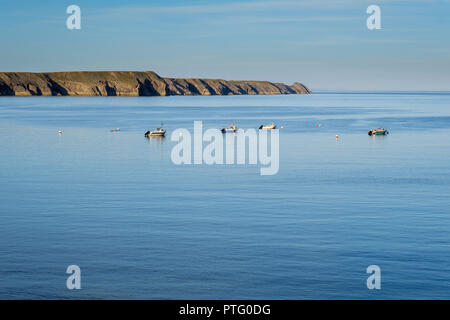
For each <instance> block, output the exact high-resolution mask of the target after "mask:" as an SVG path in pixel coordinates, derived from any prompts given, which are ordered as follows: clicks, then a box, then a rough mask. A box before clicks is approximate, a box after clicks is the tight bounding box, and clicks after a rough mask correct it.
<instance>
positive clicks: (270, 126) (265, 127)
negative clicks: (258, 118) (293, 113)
mask: <svg viewBox="0 0 450 320" xmlns="http://www.w3.org/2000/svg"><path fill="white" fill-rule="evenodd" d="M276 128H277V125H276V124H275V123H270V124H263V125H262V126H260V127H259V130H273V129H276Z"/></svg>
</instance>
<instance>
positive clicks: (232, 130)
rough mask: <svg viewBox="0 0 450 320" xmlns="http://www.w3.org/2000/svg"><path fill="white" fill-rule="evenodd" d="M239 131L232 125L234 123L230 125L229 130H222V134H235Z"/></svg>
mask: <svg viewBox="0 0 450 320" xmlns="http://www.w3.org/2000/svg"><path fill="white" fill-rule="evenodd" d="M238 130H239V129H238V128H237V127H236V126H235V125H234V123H232V124H231V126H230V127H229V128H223V129H222V130H220V131H222V133H228V132H237V131H238Z"/></svg>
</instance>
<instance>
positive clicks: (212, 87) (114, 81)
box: [0, 71, 311, 96]
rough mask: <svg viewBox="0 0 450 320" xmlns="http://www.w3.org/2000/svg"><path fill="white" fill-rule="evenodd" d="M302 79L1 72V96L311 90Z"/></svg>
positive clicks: (251, 92)
mask: <svg viewBox="0 0 450 320" xmlns="http://www.w3.org/2000/svg"><path fill="white" fill-rule="evenodd" d="M308 93H311V92H310V91H309V90H308V88H306V87H305V86H304V85H302V84H301V83H298V82H296V83H294V84H293V85H291V86H288V85H285V84H283V83H272V82H268V81H226V80H221V79H196V78H190V79H178V78H162V77H160V76H159V75H157V74H156V73H154V72H152V71H145V72H137V71H92V72H91V71H81V72H50V73H31V72H0V96H34V95H36V96H171V95H242V94H253V95H257V94H263V95H264V94H308Z"/></svg>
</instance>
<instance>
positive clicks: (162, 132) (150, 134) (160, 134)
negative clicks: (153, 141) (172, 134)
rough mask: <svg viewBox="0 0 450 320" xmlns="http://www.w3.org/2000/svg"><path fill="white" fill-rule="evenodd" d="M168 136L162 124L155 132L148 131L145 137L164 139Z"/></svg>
mask: <svg viewBox="0 0 450 320" xmlns="http://www.w3.org/2000/svg"><path fill="white" fill-rule="evenodd" d="M165 134H166V130H164V129H163V128H162V123H161V127H159V128H156V129H155V130H152V131H147V132H146V133H145V136H146V137H147V138H148V137H164V136H165Z"/></svg>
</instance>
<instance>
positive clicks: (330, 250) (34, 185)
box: [0, 92, 450, 299]
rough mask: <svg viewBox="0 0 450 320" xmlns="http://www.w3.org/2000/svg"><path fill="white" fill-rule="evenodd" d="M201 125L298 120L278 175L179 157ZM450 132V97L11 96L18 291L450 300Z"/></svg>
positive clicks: (4, 246) (7, 105) (0, 186)
mask: <svg viewBox="0 0 450 320" xmlns="http://www.w3.org/2000/svg"><path fill="white" fill-rule="evenodd" d="M194 120H202V121H203V124H204V126H205V129H206V128H222V127H224V126H227V125H229V124H230V123H231V122H235V123H236V124H237V125H238V126H239V127H240V128H244V129H245V128H257V127H259V125H261V124H263V123H270V122H275V123H277V124H278V125H279V126H283V129H281V130H280V169H279V172H278V174H276V175H273V176H261V175H260V174H259V166H258V165H228V166H225V165H222V166H221V165H215V166H208V165H195V166H194V165H192V166H187V165H184V166H183V165H182V166H176V165H174V164H173V163H172V161H171V160H170V152H171V149H172V147H173V146H174V144H175V143H174V142H172V141H170V133H171V131H173V130H175V129H177V128H186V129H188V130H192V128H193V121H194ZM161 122H163V123H164V127H165V128H166V129H167V131H168V134H169V136H168V137H166V138H165V139H162V140H161V139H151V140H148V139H146V138H145V137H144V132H145V131H147V130H149V129H153V128H155V127H157V126H159V125H160V123H161ZM319 125H320V126H319ZM379 126H383V127H385V128H386V129H388V130H389V131H390V134H389V135H388V136H379V137H369V136H368V135H367V131H368V130H369V129H370V128H376V127H379ZM115 128H120V129H121V130H120V132H116V133H114V132H111V131H110V130H112V129H115ZM58 130H62V131H63V133H62V134H61V135H59V134H58ZM336 135H339V139H337V140H336ZM449 137H450V94H449V93H434V94H431V93H420V92H418V93H377V94H370V93H367V94H363V93H358V94H355V93H353V94H352V93H346V94H334V93H328V94H325V93H322V94H313V95H290V96H234V97H142V98H117V97H114V98H100V97H86V98H82V97H80V98H78V97H47V98H45V97H36V98H19V97H14V98H6V97H4V98H0V150H1V151H0V152H1V156H0V298H2V299H15V298H25V299H55V298H75V299H86V298H94V299H96V298H99V299H103V298H111V299H134V298H145V299H231V298H233V299H305V298H306V299H348V298H356V299H382V298H386V299H391V298H414V299H415V298H424V299H429V298H438V299H450V162H449V159H450V138H449ZM73 264H74V265H78V266H79V267H80V268H81V286H82V289H81V290H68V289H67V288H66V279H67V277H68V275H67V274H66V268H67V266H69V265H73ZM369 265H378V266H379V267H380V268H381V290H368V289H367V287H366V279H367V277H368V276H369V274H367V273H366V268H367V267H368V266H369Z"/></svg>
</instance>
